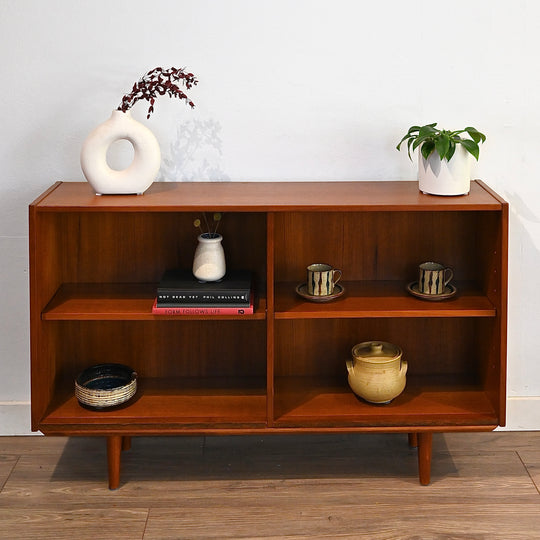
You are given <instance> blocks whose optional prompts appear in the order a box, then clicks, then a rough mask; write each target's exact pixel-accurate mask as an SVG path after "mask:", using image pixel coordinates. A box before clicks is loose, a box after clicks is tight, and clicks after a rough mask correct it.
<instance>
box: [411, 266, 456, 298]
mask: <svg viewBox="0 0 540 540" xmlns="http://www.w3.org/2000/svg"><path fill="white" fill-rule="evenodd" d="M453 277H454V272H453V271H452V269H451V268H448V267H445V266H443V265H442V264H439V263H436V262H425V263H422V264H421V265H420V266H419V267H418V290H419V291H420V292H421V293H422V294H443V293H444V289H445V287H446V286H447V285H448V283H449V282H450V280H451V279H452V278H453Z"/></svg>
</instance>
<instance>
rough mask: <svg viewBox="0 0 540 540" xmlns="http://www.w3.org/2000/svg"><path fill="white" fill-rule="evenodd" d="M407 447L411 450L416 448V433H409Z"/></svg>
mask: <svg viewBox="0 0 540 540" xmlns="http://www.w3.org/2000/svg"><path fill="white" fill-rule="evenodd" d="M409 446H410V447H411V448H417V447H418V433H409Z"/></svg>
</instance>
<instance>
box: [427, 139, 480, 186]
mask: <svg viewBox="0 0 540 540" xmlns="http://www.w3.org/2000/svg"><path fill="white" fill-rule="evenodd" d="M471 158H472V156H471V154H469V152H467V150H465V148H463V146H461V145H460V144H458V145H457V146H456V151H455V153H454V155H453V156H452V159H450V161H447V160H446V159H443V160H442V161H441V158H440V157H439V154H437V151H436V150H435V151H433V152H432V154H431V155H430V156H429V158H428V159H427V160H426V159H424V156H422V152H420V151H419V152H418V187H419V188H420V191H422V192H424V193H429V194H430V195H465V194H467V193H469V191H470V189H471Z"/></svg>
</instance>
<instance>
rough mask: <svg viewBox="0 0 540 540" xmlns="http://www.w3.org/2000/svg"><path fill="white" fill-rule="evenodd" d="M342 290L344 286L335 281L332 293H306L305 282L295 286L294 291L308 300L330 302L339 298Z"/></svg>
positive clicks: (343, 290)
mask: <svg viewBox="0 0 540 540" xmlns="http://www.w3.org/2000/svg"><path fill="white" fill-rule="evenodd" d="M344 292H345V287H343V285H341V284H339V283H336V284H335V285H334V292H333V293H332V294H325V295H324V296H318V295H316V294H308V292H307V283H301V284H300V285H298V286H297V287H296V293H297V294H298V295H300V296H301V297H302V298H305V299H306V300H309V301H310V302H330V300H335V299H336V298H339V297H340V296H341V295H342V294H343V293H344Z"/></svg>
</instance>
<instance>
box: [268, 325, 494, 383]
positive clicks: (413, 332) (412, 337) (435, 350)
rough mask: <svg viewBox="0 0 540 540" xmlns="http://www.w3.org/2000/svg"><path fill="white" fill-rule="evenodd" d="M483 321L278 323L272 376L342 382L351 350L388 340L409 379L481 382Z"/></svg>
mask: <svg viewBox="0 0 540 540" xmlns="http://www.w3.org/2000/svg"><path fill="white" fill-rule="evenodd" d="M489 326H490V325H489V324H486V323H485V321H483V319H477V320H473V319H468V318H451V319H447V318H418V319H357V320H355V319H326V320H325V319H323V320H321V319H311V320H296V321H278V322H277V323H276V333H277V334H278V335H279V336H280V339H279V340H278V341H277V343H276V354H275V373H276V376H277V377H279V376H333V377H344V378H345V379H346V373H347V371H346V367H345V362H346V360H347V359H349V358H351V350H352V348H353V346H354V345H356V344H357V343H361V342H364V341H373V340H375V341H387V342H390V343H393V344H395V345H397V346H399V347H400V348H401V349H402V350H403V359H404V360H407V362H408V364H409V368H408V369H409V371H408V373H409V375H412V376H414V375H418V376H425V375H430V376H432V378H433V379H436V378H437V377H445V376H446V377H457V378H458V379H459V378H464V379H467V380H468V381H470V382H473V381H477V380H478V381H480V379H481V373H482V372H484V371H485V370H486V369H487V367H486V362H485V360H484V359H483V358H485V356H484V357H482V356H481V355H480V354H479V352H480V349H481V345H480V343H481V341H482V336H483V335H484V334H486V333H487V332H488V331H489V328H488V327H489Z"/></svg>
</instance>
